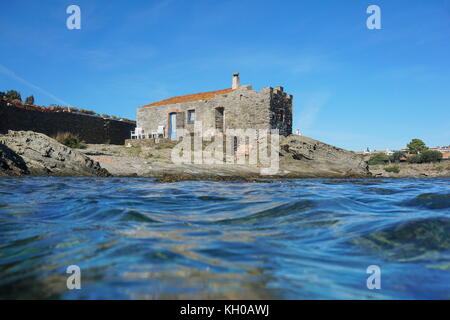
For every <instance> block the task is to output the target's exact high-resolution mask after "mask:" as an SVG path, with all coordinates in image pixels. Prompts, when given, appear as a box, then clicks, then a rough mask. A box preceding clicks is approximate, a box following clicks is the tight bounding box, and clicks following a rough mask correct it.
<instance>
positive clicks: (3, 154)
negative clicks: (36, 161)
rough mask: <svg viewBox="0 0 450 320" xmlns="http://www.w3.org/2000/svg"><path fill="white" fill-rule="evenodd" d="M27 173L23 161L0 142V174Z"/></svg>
mask: <svg viewBox="0 0 450 320" xmlns="http://www.w3.org/2000/svg"><path fill="white" fill-rule="evenodd" d="M28 173H29V171H28V168H27V165H26V164H25V161H23V159H22V158H21V157H20V156H19V155H17V154H16V153H15V152H14V151H12V150H11V149H10V148H8V147H7V146H5V145H2V144H0V176H20V175H24V174H28Z"/></svg>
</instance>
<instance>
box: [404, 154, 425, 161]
mask: <svg viewBox="0 0 450 320" xmlns="http://www.w3.org/2000/svg"><path fill="white" fill-rule="evenodd" d="M406 161H408V162H409V163H422V157H421V156H420V155H418V154H416V155H413V156H412V157H409V158H408V159H406Z"/></svg>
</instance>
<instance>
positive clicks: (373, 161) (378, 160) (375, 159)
mask: <svg viewBox="0 0 450 320" xmlns="http://www.w3.org/2000/svg"><path fill="white" fill-rule="evenodd" d="M388 161H389V157H388V156H387V155H385V154H384V153H377V154H375V155H373V156H372V157H370V159H369V161H368V163H369V164H370V165H377V164H385V163H386V162H388Z"/></svg>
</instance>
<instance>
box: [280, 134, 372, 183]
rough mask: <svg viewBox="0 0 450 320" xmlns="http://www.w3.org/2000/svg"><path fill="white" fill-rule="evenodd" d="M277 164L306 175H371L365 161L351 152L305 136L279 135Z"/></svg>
mask: <svg viewBox="0 0 450 320" xmlns="http://www.w3.org/2000/svg"><path fill="white" fill-rule="evenodd" d="M280 167H281V168H283V169H287V170H289V171H291V173H295V174H297V175H301V174H302V173H303V174H304V175H305V176H307V175H310V176H318V177H328V176H336V177H339V176H342V177H352V176H355V177H356V176H361V177H364V176H365V177H367V176H370V175H371V174H370V172H369V168H368V165H367V162H365V161H364V159H363V158H362V157H361V156H359V155H357V154H356V153H354V152H351V151H347V150H344V149H341V148H337V147H335V146H332V145H329V144H326V143H323V142H320V141H318V140H314V139H311V138H308V137H305V136H299V135H290V136H287V137H280Z"/></svg>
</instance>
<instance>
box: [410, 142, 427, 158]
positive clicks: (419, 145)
mask: <svg viewBox="0 0 450 320" xmlns="http://www.w3.org/2000/svg"><path fill="white" fill-rule="evenodd" d="M406 147H407V148H408V149H409V153H413V154H418V153H420V152H422V151H425V150H427V149H428V148H427V146H426V145H425V142H423V141H422V140H420V139H412V140H411V142H410V143H408V144H407V145H406Z"/></svg>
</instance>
